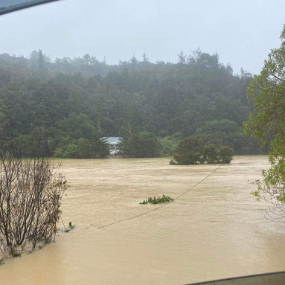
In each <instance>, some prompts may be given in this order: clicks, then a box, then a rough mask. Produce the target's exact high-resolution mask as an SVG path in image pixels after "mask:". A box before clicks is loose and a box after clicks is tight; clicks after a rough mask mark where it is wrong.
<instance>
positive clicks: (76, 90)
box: [0, 51, 261, 158]
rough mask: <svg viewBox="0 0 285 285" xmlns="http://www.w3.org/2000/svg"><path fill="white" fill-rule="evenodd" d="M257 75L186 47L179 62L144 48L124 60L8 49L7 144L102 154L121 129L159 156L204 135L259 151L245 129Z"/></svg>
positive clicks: (4, 76)
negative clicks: (156, 57)
mask: <svg viewBox="0 0 285 285" xmlns="http://www.w3.org/2000/svg"><path fill="white" fill-rule="evenodd" d="M251 79H252V78H251V75H250V74H248V73H244V72H242V73H241V74H240V75H234V74H233V70H232V68H231V67H230V66H229V65H227V66H225V65H223V64H222V63H220V62H219V58H218V55H209V54H207V53H203V52H201V51H196V52H194V53H193V54H192V55H190V56H185V55H184V54H183V53H180V54H179V55H178V63H176V64H173V63H165V62H163V61H158V62H156V63H151V62H149V61H148V59H147V56H146V55H144V56H143V58H142V60H141V61H139V60H137V59H136V58H135V57H133V58H132V59H131V60H130V61H128V62H120V63H119V64H118V65H108V64H107V63H106V62H105V61H103V62H99V61H98V60H96V58H94V57H90V56H89V55H85V56H84V57H82V58H75V59H70V58H62V59H56V60H55V61H54V62H51V61H50V60H49V58H48V57H47V56H45V55H44V54H43V53H42V52H41V51H39V52H36V51H34V52H32V53H31V56H30V58H28V59H27V58H24V57H16V56H10V55H8V54H2V55H0V108H1V109H0V116H1V126H0V132H1V133H0V135H1V137H0V139H1V149H2V150H4V149H5V147H7V145H8V143H11V142H13V144H16V145H17V146H19V147H20V148H21V153H22V155H23V156H30V155H31V154H32V152H33V151H34V150H35V149H41V151H43V152H44V153H45V155H50V156H51V155H53V156H57V157H86V158H88V157H104V156H105V155H106V153H107V151H106V146H105V144H104V143H102V141H100V138H101V137H106V136H122V137H123V138H124V139H125V145H124V148H125V150H126V149H127V148H129V149H131V148H135V143H134V142H135V141H136V142H137V143H138V142H139V141H141V142H142V141H144V142H145V143H144V145H145V146H147V145H148V147H147V148H148V149H151V148H156V149H152V152H151V153H146V152H147V150H145V152H144V151H143V150H142V151H141V153H140V154H137V156H157V155H171V154H172V152H173V147H174V146H175V145H176V144H177V142H178V141H179V140H181V139H182V138H184V137H188V136H196V135H199V136H201V137H202V138H203V140H204V141H205V142H211V143H214V144H215V145H216V146H221V145H228V146H231V147H233V148H234V150H235V152H236V153H237V154H257V153H261V147H260V145H259V144H258V143H257V142H256V141H255V140H253V139H252V138H250V137H247V136H245V135H243V133H242V130H241V128H242V123H243V122H244V121H246V120H247V119H248V115H249V111H250V106H249V105H248V102H247V98H246V89H247V86H248V84H249V82H250V81H251ZM136 148H137V147H136ZM129 152H130V153H132V151H129Z"/></svg>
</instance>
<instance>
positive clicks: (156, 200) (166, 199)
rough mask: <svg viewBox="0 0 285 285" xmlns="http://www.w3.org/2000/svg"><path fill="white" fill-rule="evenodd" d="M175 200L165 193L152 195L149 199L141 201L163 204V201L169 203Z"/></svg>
mask: <svg viewBox="0 0 285 285" xmlns="http://www.w3.org/2000/svg"><path fill="white" fill-rule="evenodd" d="M172 201H174V200H173V199H172V198H171V197H170V196H165V195H164V194H163V195H162V197H157V198H156V197H153V198H152V197H150V198H148V199H147V200H144V201H143V202H141V203H140V204H143V205H145V204H161V203H169V202H172Z"/></svg>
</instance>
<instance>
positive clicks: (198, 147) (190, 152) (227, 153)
mask: <svg viewBox="0 0 285 285" xmlns="http://www.w3.org/2000/svg"><path fill="white" fill-rule="evenodd" d="M233 155H234V150H233V149H232V148H231V147H229V146H222V147H220V149H219V150H218V149H217V148H216V147H215V146H214V145H213V144H209V145H206V146H203V142H202V140H201V138H200V137H189V138H185V139H183V140H182V141H181V142H180V143H179V144H178V146H177V148H176V149H175V154H174V156H173V159H171V160H170V162H169V164H171V165H175V164H180V165H188V164H203V163H205V162H206V163H209V164H212V163H221V162H222V163H230V162H231V161H232V159H233Z"/></svg>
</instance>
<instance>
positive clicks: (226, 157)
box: [219, 146, 234, 163]
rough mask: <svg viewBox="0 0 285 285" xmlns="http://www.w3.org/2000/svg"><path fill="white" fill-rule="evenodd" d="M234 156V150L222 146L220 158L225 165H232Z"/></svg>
mask: <svg viewBox="0 0 285 285" xmlns="http://www.w3.org/2000/svg"><path fill="white" fill-rule="evenodd" d="M233 156H234V150H233V149H232V148H231V147H229V146H222V147H220V150H219V157H220V159H221V161H222V162H223V163H230V162H231V161H232V159H233Z"/></svg>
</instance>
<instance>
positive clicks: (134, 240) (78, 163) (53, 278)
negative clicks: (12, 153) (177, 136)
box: [0, 156, 285, 285]
mask: <svg viewBox="0 0 285 285" xmlns="http://www.w3.org/2000/svg"><path fill="white" fill-rule="evenodd" d="M168 162H169V159H166V158H158V159H104V160H63V162H62V171H63V172H64V174H65V176H66V177H67V179H68V181H69V184H70V186H71V187H70V188H69V189H68V191H67V196H66V197H65V198H64V201H63V207H62V210H63V222H64V223H65V224H66V225H67V224H68V222H69V221H72V223H73V224H75V225H76V227H75V229H74V230H72V231H70V232H69V233H63V232H60V233H59V235H58V236H57V239H56V242H55V243H51V244H49V245H47V246H46V247H44V248H43V249H41V250H38V251H35V252H34V253H32V254H28V255H22V257H19V258H13V259H9V260H6V261H5V264H4V265H2V266H0V284H1V285H6V284H7V285H8V284H9V285H10V284H11V285H14V284H15V285H16V284H17V285H18V284H19V285H39V284H54V285H57V284H58V285H67V284H68V285H72V284H80V285H85V284H186V283H191V282H199V281H207V280H212V279H218V278H227V277H235V276H241V275H249V274H258V273H265V272H272V271H281V270H285V260H284V252H285V224H284V223H282V221H274V222H273V221H269V220H267V219H265V218H264V210H265V209H266V208H268V204H266V203H264V202H260V203H258V202H256V200H255V199H254V198H253V197H252V196H251V195H250V192H251V191H252V190H254V189H256V186H255V185H253V184H250V183H249V182H248V181H253V180H255V179H259V178H260V176H261V170H262V169H266V168H268V162H267V158H266V157H265V156H239V157H235V158H234V160H233V161H232V163H231V164H230V165H222V166H221V167H220V168H218V169H217V167H218V166H217V165H195V166H173V165H169V164H168ZM213 171H214V172H213ZM211 172H213V173H212V174H211ZM210 174H211V175H210ZM208 175H210V176H209V177H208V178H207V179H206V180H204V181H202V180H203V179H204V178H205V177H207V176H208ZM201 181H202V182H201ZM199 182H200V184H198V185H197V186H196V187H195V188H193V189H192V190H190V189H191V188H192V187H193V186H195V185H196V184H197V183H199ZM188 190H190V191H188ZM182 193H185V194H184V195H182V196H181V197H180V198H178V199H177V200H175V201H174V202H172V203H169V204H167V205H165V206H163V207H162V208H159V209H157V210H154V209H155V208H157V207H160V206H158V205H140V204H139V203H140V202H142V201H143V200H144V199H146V198H148V197H150V196H152V197H153V196H161V195H162V194H166V195H170V196H171V197H172V198H176V197H178V196H180V195H181V194H182ZM150 210H154V211H151V212H149V211H150ZM147 212H148V213H147ZM146 213H147V214H146ZM141 214H143V215H141ZM132 217H133V218H132ZM120 221H121V222H120ZM104 225H106V226H105V227H102V226H104ZM59 227H61V228H62V227H63V226H62V224H60V225H59Z"/></svg>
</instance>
